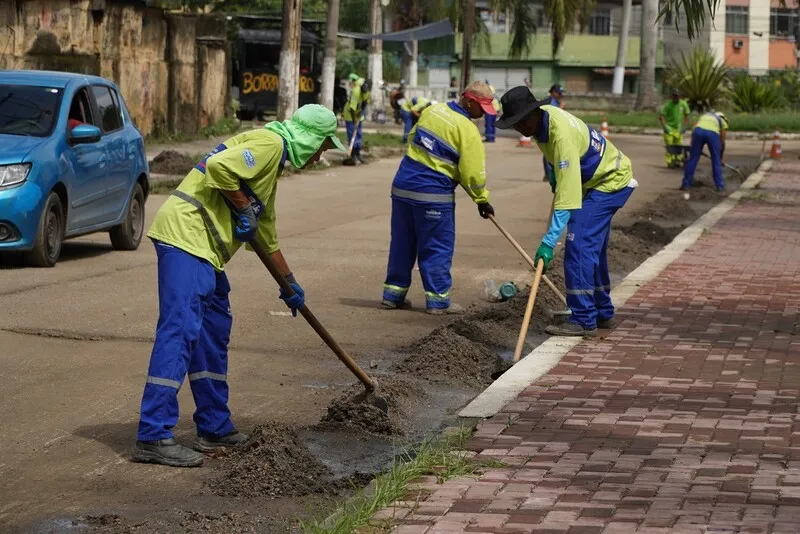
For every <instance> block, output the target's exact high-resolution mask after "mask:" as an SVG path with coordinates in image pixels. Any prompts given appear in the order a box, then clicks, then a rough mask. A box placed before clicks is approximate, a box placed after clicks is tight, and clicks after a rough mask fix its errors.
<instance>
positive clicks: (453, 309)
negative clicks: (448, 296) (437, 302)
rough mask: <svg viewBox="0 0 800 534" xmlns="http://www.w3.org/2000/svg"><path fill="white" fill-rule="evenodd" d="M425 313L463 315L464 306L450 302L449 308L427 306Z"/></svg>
mask: <svg viewBox="0 0 800 534" xmlns="http://www.w3.org/2000/svg"><path fill="white" fill-rule="evenodd" d="M425 313H427V314H430V315H461V314H462V313H464V307H463V306H461V305H459V304H450V306H448V307H447V308H427V309H426V310H425Z"/></svg>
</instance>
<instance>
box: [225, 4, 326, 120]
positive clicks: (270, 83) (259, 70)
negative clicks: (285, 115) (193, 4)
mask: <svg viewBox="0 0 800 534" xmlns="http://www.w3.org/2000/svg"><path fill="white" fill-rule="evenodd" d="M240 18H242V17H237V19H240ZM259 20H261V21H264V20H267V21H268V20H271V19H266V18H263V17H259ZM314 22H317V21H314ZM278 23H280V19H278ZM321 42H322V41H321V39H320V37H319V34H317V33H315V32H314V31H311V30H309V29H306V28H305V27H304V28H303V29H302V33H301V36H300V43H301V44H300V76H299V81H298V84H299V89H300V93H299V104H300V105H301V106H302V105H304V104H313V103H316V102H318V101H319V91H320V77H321V71H322V60H321V56H322V49H323V47H322V46H321ZM280 53H281V30H280V28H277V29H275V28H258V29H256V28H241V29H239V32H238V37H237V39H236V41H235V43H234V62H233V85H234V86H235V87H237V88H238V92H239V118H241V119H244V120H250V119H252V118H254V117H259V118H263V116H264V115H267V114H271V113H275V112H276V111H277V109H278V85H279V79H278V73H279V70H278V69H279V65H280Z"/></svg>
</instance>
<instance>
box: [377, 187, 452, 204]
mask: <svg viewBox="0 0 800 534" xmlns="http://www.w3.org/2000/svg"><path fill="white" fill-rule="evenodd" d="M392 196H394V197H397V198H405V199H408V200H419V201H420V202H455V201H456V196H455V194H449V195H437V194H435V193H419V192H417V191H408V190H407V189H398V188H397V187H392Z"/></svg>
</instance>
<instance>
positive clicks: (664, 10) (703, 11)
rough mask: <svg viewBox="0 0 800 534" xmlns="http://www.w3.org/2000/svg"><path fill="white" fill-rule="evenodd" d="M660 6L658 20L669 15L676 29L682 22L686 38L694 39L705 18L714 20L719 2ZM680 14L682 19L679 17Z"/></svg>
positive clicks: (668, 0) (676, 0) (667, 1)
mask: <svg viewBox="0 0 800 534" xmlns="http://www.w3.org/2000/svg"><path fill="white" fill-rule="evenodd" d="M782 1H783V0H782ZM660 4H661V9H660V10H659V13H658V18H659V19H661V18H663V17H665V16H667V15H668V14H671V15H672V18H673V20H674V21H675V28H676V29H677V28H678V27H679V23H680V22H681V21H684V24H683V26H684V27H685V28H686V35H687V37H689V39H695V38H696V37H698V36H699V35H700V32H701V30H702V29H703V26H705V23H706V17H709V19H711V20H714V15H715V13H716V11H717V5H718V4H719V0H661V2H660ZM681 13H682V14H683V17H681Z"/></svg>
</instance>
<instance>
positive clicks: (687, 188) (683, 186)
mask: <svg viewBox="0 0 800 534" xmlns="http://www.w3.org/2000/svg"><path fill="white" fill-rule="evenodd" d="M689 189H690V187H689V186H686V185H682V186H681V188H680V189H678V191H688V190H689Z"/></svg>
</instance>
